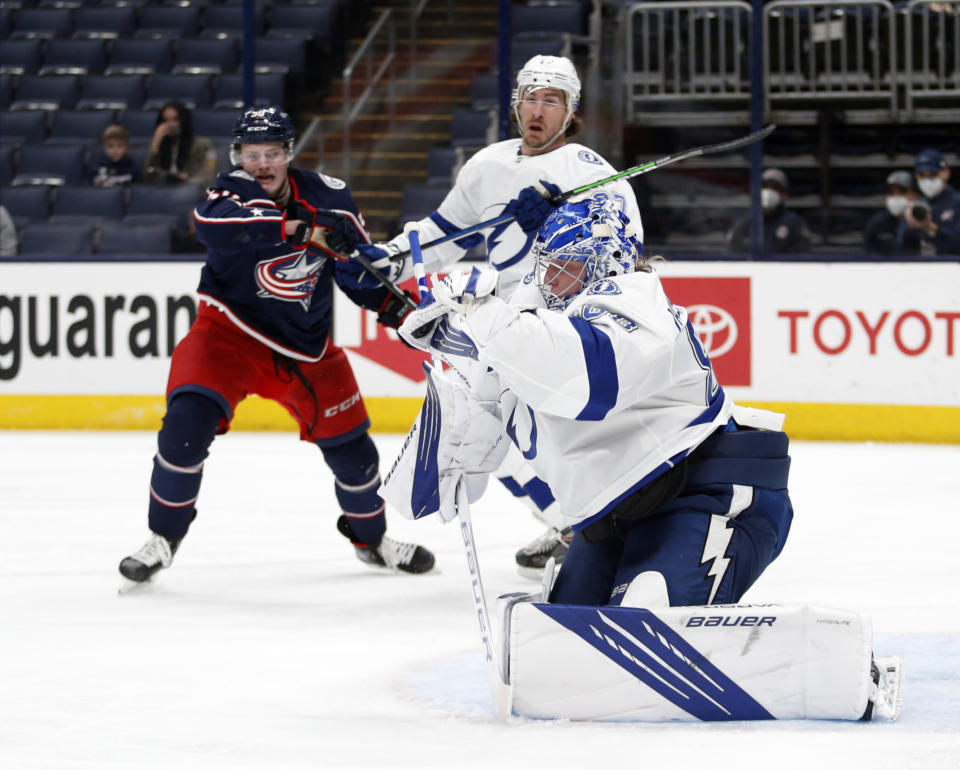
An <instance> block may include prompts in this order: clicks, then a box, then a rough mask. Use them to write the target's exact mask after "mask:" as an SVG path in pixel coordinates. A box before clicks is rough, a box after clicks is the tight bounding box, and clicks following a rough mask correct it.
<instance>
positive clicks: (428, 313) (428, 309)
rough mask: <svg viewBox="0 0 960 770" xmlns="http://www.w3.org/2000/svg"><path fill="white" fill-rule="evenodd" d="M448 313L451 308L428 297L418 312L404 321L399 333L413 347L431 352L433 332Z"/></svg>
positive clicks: (412, 313) (411, 314)
mask: <svg viewBox="0 0 960 770" xmlns="http://www.w3.org/2000/svg"><path fill="white" fill-rule="evenodd" d="M448 312H449V308H447V307H446V306H444V305H441V304H440V303H439V302H437V301H436V300H435V299H434V298H433V297H432V296H428V297H427V299H425V300H424V301H423V302H421V303H420V306H419V307H418V308H417V309H416V310H414V311H413V312H411V313H409V314H408V315H407V316H406V318H404V319H403V323H402V324H400V327H399V328H398V329H397V331H398V332H400V337H401V338H402V339H403V340H404V341H405V342H407V343H408V344H409V345H410V346H411V347H414V348H417V349H419V350H425V351H427V352H429V351H430V338H431V336H432V335H433V330H434V328H435V327H436V325H437V322H438V321H439V320H440V319H441V318H443V317H444V316H446V314H447V313H448Z"/></svg>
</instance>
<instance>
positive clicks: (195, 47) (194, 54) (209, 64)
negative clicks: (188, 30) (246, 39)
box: [170, 38, 239, 75]
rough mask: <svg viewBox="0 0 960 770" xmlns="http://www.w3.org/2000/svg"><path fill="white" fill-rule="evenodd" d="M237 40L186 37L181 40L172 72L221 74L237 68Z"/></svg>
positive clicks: (175, 73) (182, 73)
mask: <svg viewBox="0 0 960 770" xmlns="http://www.w3.org/2000/svg"><path fill="white" fill-rule="evenodd" d="M238 62H239V51H238V50H237V43H236V40H234V39H233V38H230V39H229V40H202V39H200V38H186V39H183V40H181V41H180V42H179V44H178V46H177V54H176V57H175V58H174V62H173V66H172V67H171V68H170V72H171V73H172V74H174V75H198V74H206V75H220V74H224V73H233V72H236V70H237V64H238Z"/></svg>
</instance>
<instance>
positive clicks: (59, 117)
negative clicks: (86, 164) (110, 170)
mask: <svg viewBox="0 0 960 770" xmlns="http://www.w3.org/2000/svg"><path fill="white" fill-rule="evenodd" d="M116 121H117V115H116V113H115V112H114V111H113V110H57V111H56V112H55V113H53V122H52V124H51V125H50V135H49V136H48V137H47V144H83V145H85V146H86V147H87V149H88V150H92V149H93V148H95V147H99V146H100V143H101V140H102V138H103V132H104V131H105V130H106V128H107V126H109V125H110V124H111V123H116Z"/></svg>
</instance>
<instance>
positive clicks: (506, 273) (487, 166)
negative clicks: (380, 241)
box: [391, 139, 643, 297]
mask: <svg viewBox="0 0 960 770" xmlns="http://www.w3.org/2000/svg"><path fill="white" fill-rule="evenodd" d="M520 142H521V140H520V139H508V140H506V141H503V142H497V143H496V144H492V145H490V146H489V147H485V148H484V149H482V150H480V151H479V152H478V153H477V154H476V155H474V156H473V157H471V158H470V159H469V160H468V161H467V162H466V163H465V164H464V166H463V168H462V169H460V173H459V174H458V175H457V182H456V184H455V185H454V187H453V189H452V190H451V191H450V192H449V193H448V194H447V197H446V198H444V200H443V202H442V203H441V204H440V206H439V207H438V208H437V210H436V211H435V212H434V213H433V214H431V215H430V216H429V217H427V218H426V219H423V220H421V222H420V242H421V243H429V242H430V241H432V240H434V239H436V238H441V237H443V236H444V235H449V234H450V233H455V232H458V231H459V230H463V229H465V228H467V227H471V226H473V225H475V224H478V223H479V222H484V221H486V220H488V219H493V218H495V217H498V216H500V215H501V214H503V213H504V208H505V207H506V205H507V203H509V202H510V200H511V199H513V198H515V197H516V196H517V195H518V193H519V192H520V191H521V190H522V189H523V188H525V187H529V186H530V185H535V184H536V183H537V182H539V181H540V180H545V181H547V182H553V183H554V184H555V185H557V186H558V187H559V188H560V189H561V190H563V191H566V190H573V189H576V188H577V187H582V186H583V185H585V184H589V183H590V182H595V181H597V180H600V179H604V178H606V177H608V176H612V175H613V174H616V173H617V172H616V170H615V169H614V168H613V167H612V166H611V165H610V164H609V163H607V161H605V160H604V159H603V158H601V157H600V156H599V155H597V154H596V153H595V152H594V151H593V150H590V149H588V148H586V147H584V146H583V145H582V144H574V143H571V144H565V145H563V146H562V147H559V148H557V149H556V150H552V151H550V152H547V153H543V154H542V155H523V154H521V152H520ZM597 189H599V190H603V191H604V192H606V193H608V194H609V195H610V196H612V197H613V199H614V200H616V201H617V202H618V204H619V206H620V209H621V211H623V212H624V213H625V214H626V215H627V216H628V217H629V218H630V222H631V223H632V224H633V225H634V226H635V227H636V229H637V240H638V241H639V242H640V243H641V244H642V243H643V226H642V224H641V222H640V211H639V209H638V208H637V200H636V196H634V194H633V190H632V188H631V187H630V185H629V183H627V182H625V181H623V180H620V181H617V182H613V183H611V184H609V185H604V186H603V187H601V188H597ZM535 237H536V232H530V233H525V232H523V230H522V229H521V228H520V226H519V225H518V224H517V223H516V222H514V221H510V222H508V223H505V224H502V225H498V226H496V227H494V228H488V229H487V230H483V231H480V232H479V233H475V234H472V235H469V236H466V237H465V238H461V239H458V240H456V241H448V242H447V243H443V244H440V245H439V246H435V247H433V248H431V249H426V250H424V252H423V262H424V266H425V267H426V269H427V271H428V272H430V271H438V270H441V269H442V268H444V267H446V266H448V265H451V264H453V263H454V262H456V261H457V260H459V259H460V258H461V257H463V255H464V254H465V253H466V251H467V250H469V249H471V248H473V247H474V246H477V245H479V244H481V243H483V242H485V246H486V252H487V262H488V263H489V264H490V266H491V267H494V268H496V269H497V270H498V271H500V281H499V289H498V294H499V295H500V296H501V297H509V296H510V295H511V294H512V293H513V291H514V289H516V287H517V285H518V284H519V283H520V281H521V280H522V279H523V277H524V276H525V275H526V274H527V273H529V272H530V271H531V270H532V269H533V265H532V261H531V259H528V258H527V255H528V254H529V253H530V248H531V246H532V245H533V240H534V238H535ZM391 243H394V244H396V245H397V246H398V247H399V248H400V250H401V251H406V250H407V249H408V248H409V247H410V244H409V240H408V239H407V236H406V235H399V236H397V237H396V238H394V239H393V240H392V241H391ZM412 274H413V272H412V267H411V266H410V265H409V264H408V265H407V267H406V271H405V273H403V274H402V275H401V280H403V279H406V278H408V277H409V276H410V275H412Z"/></svg>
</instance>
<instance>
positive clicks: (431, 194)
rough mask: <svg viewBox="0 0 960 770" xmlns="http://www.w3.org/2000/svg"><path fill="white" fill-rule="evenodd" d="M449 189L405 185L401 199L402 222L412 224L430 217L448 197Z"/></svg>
mask: <svg viewBox="0 0 960 770" xmlns="http://www.w3.org/2000/svg"><path fill="white" fill-rule="evenodd" d="M449 189H450V188H449V187H446V188H444V187H430V186H428V185H414V184H408V185H404V186H403V195H402V197H401V199H400V221H401V222H410V221H412V220H415V219H423V218H424V217H425V216H428V215H430V214H431V213H433V212H434V211H435V210H436V208H437V206H439V205H440V203H441V202H442V201H443V199H444V198H446V197H447V193H448V192H449Z"/></svg>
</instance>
